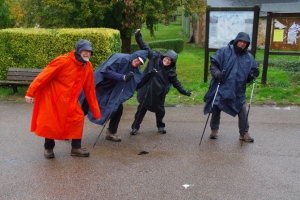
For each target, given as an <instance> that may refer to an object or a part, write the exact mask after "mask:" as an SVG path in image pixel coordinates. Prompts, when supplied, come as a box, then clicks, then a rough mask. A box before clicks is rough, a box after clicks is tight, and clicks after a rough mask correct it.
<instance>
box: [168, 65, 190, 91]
mask: <svg viewBox="0 0 300 200" xmlns="http://www.w3.org/2000/svg"><path fill="white" fill-rule="evenodd" d="M169 81H170V83H171V84H172V85H173V87H174V88H176V89H177V90H178V92H180V93H181V94H184V95H185V94H186V90H185V89H184V87H183V86H182V85H181V83H180V81H179V80H178V78H177V74H176V72H175V70H172V71H171V72H170V74H169Z"/></svg>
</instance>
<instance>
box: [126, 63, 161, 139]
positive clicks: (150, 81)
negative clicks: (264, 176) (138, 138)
mask: <svg viewBox="0 0 300 200" xmlns="http://www.w3.org/2000/svg"><path fill="white" fill-rule="evenodd" d="M153 70H154V71H155V73H157V70H156V69H155V68H153ZM153 77H154V76H152V75H151V79H150V80H149V83H148V86H147V90H146V93H145V96H144V98H143V102H142V104H141V108H142V107H143V105H144V102H145V99H146V97H147V94H148V91H149V88H150V85H151V83H152V79H153ZM140 114H141V109H140V110H139V113H138V115H137V117H136V118H135V119H134V124H133V127H135V125H136V121H137V119H138V118H139V116H140ZM131 135H135V134H131V133H130V137H131Z"/></svg>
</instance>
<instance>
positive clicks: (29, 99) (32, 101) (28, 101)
mask: <svg viewBox="0 0 300 200" xmlns="http://www.w3.org/2000/svg"><path fill="white" fill-rule="evenodd" d="M25 100H26V102H27V103H34V98H33V97H29V96H25Z"/></svg>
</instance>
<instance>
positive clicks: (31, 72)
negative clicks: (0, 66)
mask: <svg viewBox="0 0 300 200" xmlns="http://www.w3.org/2000/svg"><path fill="white" fill-rule="evenodd" d="M41 71H42V69H26V68H14V67H11V68H9V69H8V72H7V77H6V80H0V85H11V86H12V88H13V91H14V92H13V94H14V93H16V92H18V88H17V86H18V85H30V83H31V82H32V81H33V80H34V79H35V77H37V75H38V74H39V73H40V72H41Z"/></svg>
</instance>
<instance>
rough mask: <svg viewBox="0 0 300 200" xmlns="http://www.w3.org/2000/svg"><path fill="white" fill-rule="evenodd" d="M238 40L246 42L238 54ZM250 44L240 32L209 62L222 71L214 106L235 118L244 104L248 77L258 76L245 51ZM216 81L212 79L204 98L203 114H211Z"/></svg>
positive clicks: (249, 55)
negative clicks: (236, 49)
mask: <svg viewBox="0 0 300 200" xmlns="http://www.w3.org/2000/svg"><path fill="white" fill-rule="evenodd" d="M239 40H243V41H246V42H247V43H248V45H247V46H246V48H245V49H244V50H243V51H242V52H241V53H239V54H237V53H236V52H235V49H234V48H235V45H236V43H237V42H238V41H239ZM249 44H250V38H249V35H248V34H247V33H244V32H240V33H239V34H238V35H237V37H236V38H235V40H232V41H231V42H230V43H229V44H228V46H226V47H222V48H220V49H219V50H218V51H217V52H216V53H215V54H214V55H213V56H212V57H211V62H212V63H216V64H217V65H218V66H219V67H220V71H221V72H222V71H223V70H225V71H224V77H223V79H222V82H221V84H220V87H219V91H218V93H217V95H216V99H215V102H214V106H217V107H218V108H219V109H220V110H221V111H223V112H225V113H227V114H229V115H231V116H233V117H235V116H236V115H237V114H238V113H239V112H240V110H241V108H242V106H243V104H244V103H245V102H246V96H245V92H246V84H247V82H249V76H251V74H253V73H255V74H257V75H258V73H259V71H258V67H257V63H256V61H255V59H254V57H253V56H252V54H250V53H249V52H248V51H247V48H248V46H249ZM218 83H219V81H218V79H216V78H214V77H213V78H212V80H211V82H210V88H209V90H208V92H207V93H206V95H205V96H204V101H205V103H206V104H205V107H204V114H207V113H209V112H213V109H212V108H211V107H212V105H211V104H212V102H213V98H214V95H215V92H216V89H217V86H218Z"/></svg>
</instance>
